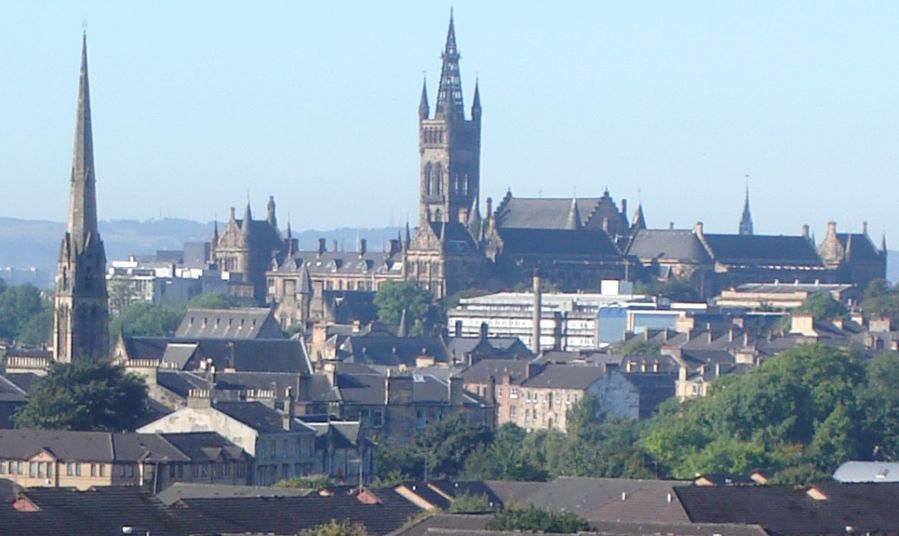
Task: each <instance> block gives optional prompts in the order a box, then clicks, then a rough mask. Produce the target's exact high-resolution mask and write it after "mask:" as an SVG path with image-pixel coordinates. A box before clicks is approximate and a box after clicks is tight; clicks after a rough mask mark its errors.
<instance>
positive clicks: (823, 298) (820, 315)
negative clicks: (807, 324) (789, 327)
mask: <svg viewBox="0 0 899 536" xmlns="http://www.w3.org/2000/svg"><path fill="white" fill-rule="evenodd" d="M796 311H797V312H800V313H812V315H813V316H814V317H815V320H833V319H834V318H839V317H842V316H844V315H845V314H846V313H848V312H849V310H848V309H846V306H845V305H843V304H842V303H840V302H838V301H837V300H835V299H834V298H833V296H831V295H830V293H829V292H816V293H814V294H812V295H811V296H809V297H808V298H806V299H805V301H804V302H802V305H800V306H799V307H797V308H796Z"/></svg>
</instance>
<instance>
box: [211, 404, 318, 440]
mask: <svg viewBox="0 0 899 536" xmlns="http://www.w3.org/2000/svg"><path fill="white" fill-rule="evenodd" d="M215 409H217V410H218V411H221V412H222V413H224V414H225V415H228V416H229V417H231V418H233V419H236V420H238V421H240V422H242V423H244V424H246V425H247V426H249V427H251V428H253V429H255V430H257V431H259V432H261V433H278V432H284V431H285V430H284V418H283V416H282V413H281V412H280V411H278V410H276V409H274V408H270V407H268V406H266V405H265V404H263V403H262V402H256V401H253V402H245V401H222V402H216V403H215ZM291 428H292V429H293V430H298V429H305V430H309V429H310V428H309V427H308V426H306V425H304V424H302V423H300V422H297V421H296V420H294V422H293V424H292V425H291Z"/></svg>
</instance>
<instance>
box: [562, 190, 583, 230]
mask: <svg viewBox="0 0 899 536" xmlns="http://www.w3.org/2000/svg"><path fill="white" fill-rule="evenodd" d="M565 228H566V229H569V230H572V231H576V230H578V229H580V228H581V214H580V212H579V211H578V209H577V197H572V198H571V207H570V208H569V209H568V219H567V220H566V221H565Z"/></svg>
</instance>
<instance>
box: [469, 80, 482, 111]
mask: <svg viewBox="0 0 899 536" xmlns="http://www.w3.org/2000/svg"><path fill="white" fill-rule="evenodd" d="M471 120H472V121H480V120H481V91H480V90H479V89H478V81H477V80H475V83H474V99H473V101H472V103H471Z"/></svg>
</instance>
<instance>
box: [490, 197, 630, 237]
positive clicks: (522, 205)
mask: <svg viewBox="0 0 899 536" xmlns="http://www.w3.org/2000/svg"><path fill="white" fill-rule="evenodd" d="M604 199H605V198H603V197H579V198H577V200H576V202H577V213H578V215H579V216H580V218H581V221H580V225H579V226H580V227H582V228H583V227H588V228H590V229H593V230H602V217H591V216H593V214H594V213H595V212H597V210H598V209H599V208H600V205H601V204H603V200H604ZM610 200H611V198H609V201H610ZM571 201H572V199H571V198H570V197H567V198H566V197H560V198H527V197H510V198H509V199H508V200H507V201H505V202H504V203H503V205H502V207H501V208H500V209H499V210H498V211H497V217H496V225H497V227H498V228H501V229H513V228H514V229H565V228H566V227H567V225H568V216H569V214H570V213H571ZM605 216H606V217H609V216H612V217H614V216H613V215H612V214H611V212H610V213H609V214H605Z"/></svg>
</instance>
